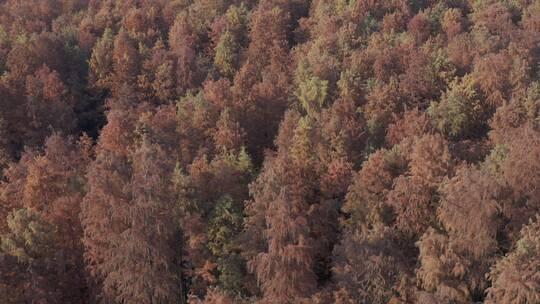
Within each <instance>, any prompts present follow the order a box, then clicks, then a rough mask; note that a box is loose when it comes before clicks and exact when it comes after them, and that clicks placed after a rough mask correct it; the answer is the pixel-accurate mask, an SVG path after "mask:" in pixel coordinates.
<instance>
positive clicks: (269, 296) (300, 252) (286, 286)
mask: <svg viewBox="0 0 540 304" xmlns="http://www.w3.org/2000/svg"><path fill="white" fill-rule="evenodd" d="M289 191H291V190H289V189H287V188H282V189H281V193H280V194H279V196H278V197H276V199H275V201H273V202H271V203H270V206H269V207H270V208H269V209H268V211H267V213H266V216H265V218H266V219H265V220H266V223H267V224H266V229H265V231H264V237H265V239H266V240H267V242H268V249H267V251H266V252H262V253H259V254H258V255H257V257H256V258H255V259H254V260H252V261H251V262H250V264H249V265H250V267H251V269H252V270H254V271H255V273H256V274H257V278H258V280H259V281H260V282H261V285H262V290H263V292H264V299H265V300H267V301H269V302H273V303H292V302H294V301H295V299H301V298H304V297H308V296H310V295H311V293H312V292H313V291H314V289H315V287H316V276H315V273H314V272H313V270H312V268H313V257H312V252H311V248H312V247H311V242H312V240H311V239H310V237H309V233H308V230H307V228H308V225H307V218H306V216H305V215H303V214H302V210H305V209H306V206H303V204H302V199H301V198H298V197H295V194H294V192H295V191H294V190H292V191H291V193H289ZM278 278H279V279H278Z"/></svg>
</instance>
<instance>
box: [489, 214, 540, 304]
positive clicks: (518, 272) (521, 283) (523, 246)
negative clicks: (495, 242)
mask: <svg viewBox="0 0 540 304" xmlns="http://www.w3.org/2000/svg"><path fill="white" fill-rule="evenodd" d="M539 223H540V219H539V218H538V217H536V218H535V219H534V220H531V221H530V223H529V224H528V225H526V226H524V227H523V229H522V230H521V233H520V235H521V238H520V239H519V241H518V242H517V243H516V246H515V248H514V249H513V250H512V251H511V252H509V253H508V254H507V255H506V256H505V257H503V258H502V259H501V260H499V261H498V262H497V263H496V264H495V265H493V267H492V268H491V271H490V273H489V278H490V280H491V282H492V286H491V287H490V288H489V289H488V292H487V299H486V303H488V304H491V303H509V304H512V303H534V302H538V301H539V300H540V294H539V292H538V286H539V284H540V283H539V281H538V276H537V274H538V270H537V269H538V265H539V263H540V261H539V259H538V250H539V249H540V248H539V246H540V241H539V239H538V236H539V233H540V225H539Z"/></svg>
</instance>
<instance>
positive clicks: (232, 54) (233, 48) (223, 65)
mask: <svg viewBox="0 0 540 304" xmlns="http://www.w3.org/2000/svg"><path fill="white" fill-rule="evenodd" d="M238 51H239V45H238V43H237V42H236V41H235V38H234V36H233V35H232V34H231V33H230V32H229V31H226V32H225V33H223V35H221V37H220V39H219V42H218V45H217V46H216V55H215V57H214V64H215V65H216V67H217V68H218V70H219V72H220V73H221V74H222V75H224V76H226V77H232V76H234V74H235V72H236V68H237V65H238Z"/></svg>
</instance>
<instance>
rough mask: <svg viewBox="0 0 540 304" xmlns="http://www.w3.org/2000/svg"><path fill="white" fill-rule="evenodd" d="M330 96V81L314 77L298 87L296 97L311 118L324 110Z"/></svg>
mask: <svg viewBox="0 0 540 304" xmlns="http://www.w3.org/2000/svg"><path fill="white" fill-rule="evenodd" d="M327 94H328V81H327V80H322V79H320V78H319V77H317V76H312V77H311V78H309V79H308V80H307V81H304V82H301V83H300V84H299V85H298V90H297V92H296V97H297V98H298V100H299V101H300V104H301V105H302V107H303V109H304V110H305V111H306V113H307V114H308V115H309V116H316V115H318V114H319V113H320V111H321V110H322V108H323V106H324V104H325V101H326V96H327Z"/></svg>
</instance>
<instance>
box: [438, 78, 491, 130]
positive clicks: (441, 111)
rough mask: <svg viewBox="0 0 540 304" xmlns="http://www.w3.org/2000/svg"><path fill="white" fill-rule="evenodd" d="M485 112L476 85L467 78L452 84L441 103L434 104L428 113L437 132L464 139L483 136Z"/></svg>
mask: <svg viewBox="0 0 540 304" xmlns="http://www.w3.org/2000/svg"><path fill="white" fill-rule="evenodd" d="M485 110H486V109H485V107H484V106H483V103H482V99H481V96H480V95H479V93H478V90H477V88H476V84H475V83H474V81H473V80H472V79H471V77H470V76H466V77H464V78H463V79H461V80H455V81H454V82H453V83H452V84H450V87H449V89H448V90H447V91H446V92H445V93H444V94H443V96H442V98H441V101H439V102H432V103H431V105H430V107H429V109H428V110H427V112H428V114H429V116H430V117H431V119H432V123H433V125H434V126H435V128H436V129H437V130H439V131H440V132H441V133H443V134H445V135H447V136H449V137H450V138H452V139H462V138H466V137H469V136H475V135H480V134H481V133H480V132H481V131H482V130H481V127H482V125H483V124H485V123H486V121H484V117H485V115H484V111H485Z"/></svg>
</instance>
